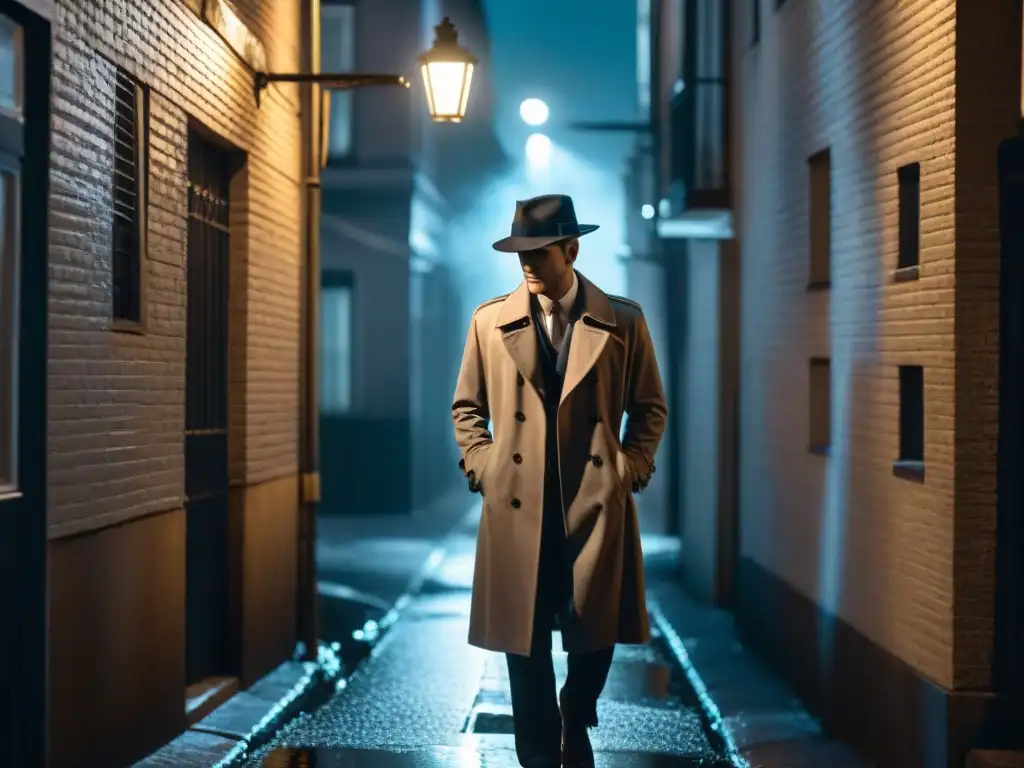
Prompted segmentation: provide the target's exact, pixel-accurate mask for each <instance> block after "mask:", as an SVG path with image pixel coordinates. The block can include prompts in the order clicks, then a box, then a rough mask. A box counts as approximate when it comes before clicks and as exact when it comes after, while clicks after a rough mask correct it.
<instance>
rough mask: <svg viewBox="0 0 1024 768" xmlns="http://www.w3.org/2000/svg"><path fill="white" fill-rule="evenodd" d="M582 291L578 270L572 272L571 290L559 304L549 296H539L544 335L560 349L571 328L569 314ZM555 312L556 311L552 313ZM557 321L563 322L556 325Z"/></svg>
mask: <svg viewBox="0 0 1024 768" xmlns="http://www.w3.org/2000/svg"><path fill="white" fill-rule="evenodd" d="M579 289H580V283H579V279H578V278H577V277H576V270H575V269H574V270H573V271H572V285H571V286H570V287H569V290H568V291H566V293H565V296H563V297H562V298H560V299H559V300H558V301H557V302H553V301H552V300H551V299H549V298H548V297H547V296H544V295H543V294H538V295H537V301H538V302H540V311H541V312H542V313H543V315H544V333H546V334H547V337H548V339H549V340H550V341H551V344H552V345H553V346H554V347H555V349H558V348H560V347H561V345H562V339H563V338H564V337H565V331H566V329H567V328H568V327H569V312H570V311H572V305H573V304H574V303H575V301H576V294H577V292H578V291H579ZM552 310H554V311H552ZM556 315H557V319H558V320H560V321H561V322H559V323H557V325H556Z"/></svg>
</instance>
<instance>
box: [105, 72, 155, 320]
mask: <svg viewBox="0 0 1024 768" xmlns="http://www.w3.org/2000/svg"><path fill="white" fill-rule="evenodd" d="M148 101H149V99H148V95H147V93H146V90H145V89H144V88H143V87H142V86H141V85H140V84H139V83H138V82H137V81H136V80H135V79H134V78H133V77H132V76H131V75H129V74H128V73H127V72H125V71H123V70H122V69H120V68H118V69H117V78H116V85H115V93H114V180H113V181H114V223H113V237H112V240H113V254H112V259H111V264H112V271H113V317H114V319H115V320H124V321H128V322H130V323H141V321H142V261H143V256H144V254H145V244H146V177H147V170H148V163H147V152H146V126H147V123H148V120H147V117H148V114H147V113H148Z"/></svg>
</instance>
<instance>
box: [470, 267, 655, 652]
mask: <svg viewBox="0 0 1024 768" xmlns="http://www.w3.org/2000/svg"><path fill="white" fill-rule="evenodd" d="M577 275H578V277H579V282H580V291H582V293H583V312H582V315H581V316H580V319H579V320H578V321H577V322H576V325H575V327H574V328H573V334H572V340H571V346H570V347H569V358H568V361H567V367H566V372H565V383H564V386H563V391H562V397H561V401H560V405H559V409H558V416H557V420H558V461H559V469H560V472H561V482H562V508H563V512H564V516H565V528H566V534H567V540H568V544H569V546H568V551H569V554H570V557H571V558H572V560H573V602H574V605H575V609H576V613H577V618H578V619H579V620H578V621H574V622H571V625H570V627H567V628H565V629H564V630H563V633H562V634H563V637H562V642H563V645H564V647H565V649H566V650H568V651H578V652H585V651H589V650H597V649H600V648H606V647H608V646H610V645H612V644H615V643H644V642H646V641H647V640H648V638H649V634H650V628H649V626H648V618H647V607H646V601H645V589H644V573H643V557H642V555H641V551H640V530H639V524H638V521H637V513H636V505H635V504H634V502H633V497H632V493H631V492H632V491H633V490H639V489H641V488H643V487H644V486H646V485H647V483H648V481H649V480H650V476H651V473H652V472H653V471H654V454H655V451H656V450H657V448H658V444H659V443H660V442H661V437H662V433H663V432H664V430H665V421H666V417H667V409H666V406H665V395H664V392H663V390H662V385H661V377H660V375H659V373H658V364H657V361H656V360H655V354H654V346H653V344H652V343H651V337H650V333H649V331H648V329H647V323H646V321H645V320H644V315H643V312H642V311H641V309H640V306H639V305H637V304H635V303H634V302H631V301H628V300H626V299H622V298H618V297H615V296H608V295H606V294H604V293H603V292H602V291H601V290H599V289H598V288H597V287H596V286H595V285H594V284H593V283H591V282H590V281H589V280H587V279H586V278H585V277H583V275H581V274H579V273H577ZM539 354H540V350H539V344H538V341H537V332H536V329H534V328H533V326H532V321H531V315H530V295H529V292H528V290H527V287H526V284H525V282H524V283H522V284H520V286H519V288H517V289H516V290H515V291H514V292H513V293H510V294H508V295H507V296H501V297H499V298H496V299H492V300H491V301H488V302H485V303H484V304H482V305H480V306H479V307H478V308H477V309H476V311H475V312H474V314H473V320H472V322H471V323H470V328H469V335H468V337H467V339H466V348H465V352H464V354H463V358H462V368H461V370H460V371H459V380H458V384H457V385H456V389H455V401H454V403H453V405H452V419H453V421H454V425H455V439H456V441H457V442H458V445H459V448H460V450H461V454H462V461H461V462H460V466H461V467H462V470H463V472H464V473H465V475H466V477H467V478H468V479H469V483H470V487H471V488H472V489H474V490H479V491H480V492H481V493H482V494H483V497H484V501H483V516H482V518H481V521H480V531H479V535H478V539H477V550H476V567H475V572H474V576H473V598H472V609H471V614H470V627H469V642H470V644H472V645H474V646H477V647H480V648H484V649H487V650H491V651H499V652H505V653H515V654H520V655H524V656H525V655H529V652H530V640H531V637H532V635H533V616H534V600H535V597H536V589H537V578H538V567H539V561H540V537H541V520H542V514H543V487H544V462H545V455H544V449H545V432H546V429H547V427H546V419H545V411H544V401H543V394H542V393H543V377H542V373H541V367H540V357H539ZM624 413H625V414H628V417H629V420H628V425H627V430H626V434H625V437H624V439H623V440H622V441H621V443H620V441H619V434H620V425H621V423H622V416H623V414H624ZM488 421H490V422H491V425H492V428H493V433H492V432H491V431H489V429H488Z"/></svg>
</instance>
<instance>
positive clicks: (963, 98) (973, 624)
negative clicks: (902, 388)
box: [953, 0, 1021, 689]
mask: <svg viewBox="0 0 1024 768" xmlns="http://www.w3.org/2000/svg"><path fill="white" fill-rule="evenodd" d="M1020 30H1021V4H1020V3H1019V2H1015V0H1000V1H999V2H998V3H996V4H995V5H994V6H993V7H987V6H986V7H981V6H979V4H978V3H970V2H968V1H967V0H960V2H959V3H958V5H957V53H956V67H957V70H956V77H957V83H958V84H959V87H958V88H957V95H956V145H957V156H956V188H957V199H956V256H957V258H956V340H957V344H956V528H955V531H956V539H955V542H954V551H953V564H954V582H955V583H954V590H955V591H954V606H955V610H954V616H953V621H954V630H955V638H956V646H955V649H954V673H955V679H954V683H955V685H956V686H957V687H963V688H981V689H985V688H987V687H988V685H989V679H990V678H989V675H990V666H989V665H990V658H991V652H992V630H993V615H992V606H993V604H994V600H995V597H994V588H995V583H994V568H993V561H994V557H995V540H996V530H995V528H996V514H995V504H996V495H995V490H996V463H995V460H994V459H995V456H996V449H997V437H998V418H999V412H998V408H999V402H998V370H999V208H998V195H999V189H998V169H997V166H996V152H997V149H998V146H999V142H1000V141H1001V140H1002V139H1004V138H1006V137H1008V136H1012V135H1013V134H1015V133H1016V131H1017V125H1018V121H1019V118H1020V93H1021V69H1020V61H1021V34H1020Z"/></svg>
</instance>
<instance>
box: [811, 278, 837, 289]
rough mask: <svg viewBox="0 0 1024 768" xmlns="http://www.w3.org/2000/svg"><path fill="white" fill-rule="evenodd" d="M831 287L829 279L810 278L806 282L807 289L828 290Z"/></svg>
mask: <svg viewBox="0 0 1024 768" xmlns="http://www.w3.org/2000/svg"><path fill="white" fill-rule="evenodd" d="M831 289H832V281H831V280H811V281H810V282H809V283H808V284H807V290H808V291H828V290H831Z"/></svg>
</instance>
